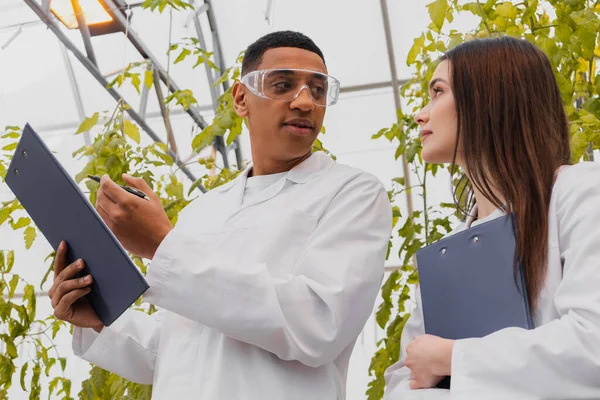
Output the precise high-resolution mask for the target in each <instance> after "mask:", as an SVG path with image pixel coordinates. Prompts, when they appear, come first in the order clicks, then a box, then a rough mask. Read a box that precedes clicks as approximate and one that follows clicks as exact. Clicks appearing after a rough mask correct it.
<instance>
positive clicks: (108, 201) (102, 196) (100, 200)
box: [96, 187, 117, 204]
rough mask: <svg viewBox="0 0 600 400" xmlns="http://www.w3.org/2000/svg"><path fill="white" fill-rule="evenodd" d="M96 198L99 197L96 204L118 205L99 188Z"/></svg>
mask: <svg viewBox="0 0 600 400" xmlns="http://www.w3.org/2000/svg"><path fill="white" fill-rule="evenodd" d="M96 196H97V200H96V203H100V204H117V202H116V201H114V200H113V199H112V197H110V196H109V195H108V194H107V193H106V191H105V190H104V189H103V188H102V187H100V188H98V192H97V193H96Z"/></svg>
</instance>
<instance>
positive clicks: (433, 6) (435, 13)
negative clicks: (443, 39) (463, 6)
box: [427, 0, 448, 32]
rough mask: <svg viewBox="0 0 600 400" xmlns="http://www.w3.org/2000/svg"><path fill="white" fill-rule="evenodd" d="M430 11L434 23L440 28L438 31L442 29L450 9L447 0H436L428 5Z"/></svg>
mask: <svg viewBox="0 0 600 400" xmlns="http://www.w3.org/2000/svg"><path fill="white" fill-rule="evenodd" d="M427 10H428V11H429V17H430V18H431V21H432V22H433V24H434V25H435V26H436V27H437V28H438V32H439V31H441V30H442V26H444V20H445V19H446V11H447V10H448V1H447V0H435V1H434V2H433V3H430V4H428V5H427Z"/></svg>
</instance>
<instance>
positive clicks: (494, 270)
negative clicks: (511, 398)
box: [417, 214, 533, 339]
mask: <svg viewBox="0 0 600 400" xmlns="http://www.w3.org/2000/svg"><path fill="white" fill-rule="evenodd" d="M513 223H514V220H513V216H512V214H508V215H504V216H502V217H499V218H496V219H493V220H491V221H487V222H484V223H481V224H479V225H476V226H474V227H471V228H468V229H466V230H464V231H461V232H458V233H456V234H454V235H452V236H449V237H447V238H444V239H442V240H440V241H438V242H436V243H434V244H432V245H430V246H427V247H425V248H423V249H421V250H419V251H418V252H417V265H418V271H419V286H420V290H421V301H422V305H423V318H424V324H425V332H426V333H428V334H432V335H436V336H440V337H443V338H446V339H465V338H473V337H483V336H486V335H489V334H490V333H493V332H496V331H498V330H501V329H504V328H508V327H520V328H524V329H532V328H533V321H532V318H531V313H530V309H529V301H528V297H527V288H526V286H525V275H524V271H523V268H522V266H521V265H520V264H517V270H516V272H515V264H514V257H515V248H516V244H515V233H514V229H513Z"/></svg>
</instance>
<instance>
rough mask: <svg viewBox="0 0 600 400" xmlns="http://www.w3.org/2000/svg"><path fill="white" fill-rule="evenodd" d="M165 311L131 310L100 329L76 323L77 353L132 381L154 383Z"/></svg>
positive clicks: (75, 339) (75, 346) (75, 351)
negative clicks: (82, 326) (150, 312)
mask: <svg viewBox="0 0 600 400" xmlns="http://www.w3.org/2000/svg"><path fill="white" fill-rule="evenodd" d="M163 313H164V312H163V311H158V312H156V313H154V314H152V315H148V314H145V313H143V312H141V311H134V310H127V311H125V313H123V315H121V316H120V317H119V318H118V319H117V320H116V321H115V322H114V323H113V324H111V326H108V327H104V328H103V329H102V331H101V332H100V333H96V331H94V330H93V329H89V328H86V329H82V328H77V327H76V328H75V330H74V332H73V342H72V347H73V353H74V354H75V355H76V356H78V357H80V358H82V359H84V360H86V361H88V362H90V363H92V364H94V365H97V366H98V367H100V368H103V369H105V370H107V371H110V372H113V373H115V374H117V375H120V376H122V377H123V378H125V379H128V380H130V381H132V382H136V383H143V384H151V383H152V380H153V377H154V367H155V364H156V352H157V347H158V341H159V336H160V328H159V323H160V322H159V321H160V319H161V318H162V314H163Z"/></svg>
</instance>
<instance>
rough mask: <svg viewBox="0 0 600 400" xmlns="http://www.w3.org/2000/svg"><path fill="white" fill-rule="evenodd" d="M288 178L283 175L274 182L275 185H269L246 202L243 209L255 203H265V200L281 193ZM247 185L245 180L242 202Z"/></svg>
mask: <svg viewBox="0 0 600 400" xmlns="http://www.w3.org/2000/svg"><path fill="white" fill-rule="evenodd" d="M286 180H287V179H286V177H285V176H283V177H282V178H281V179H280V180H278V181H277V182H276V183H274V184H273V185H271V186H269V187H268V188H266V189H265V190H263V191H262V192H260V193H259V194H258V195H257V196H256V197H255V198H254V199H253V200H252V201H249V202H247V203H246V204H244V205H242V208H241V209H242V210H243V209H245V208H247V207H250V206H253V205H255V204H259V203H263V202H265V201H267V200H269V199H272V198H273V197H275V196H277V195H278V194H279V192H281V190H282V189H283V188H284V186H285V182H286ZM245 186H246V182H245V181H244V185H243V186H242V194H241V196H240V204H241V202H242V198H243V195H244V188H245Z"/></svg>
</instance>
